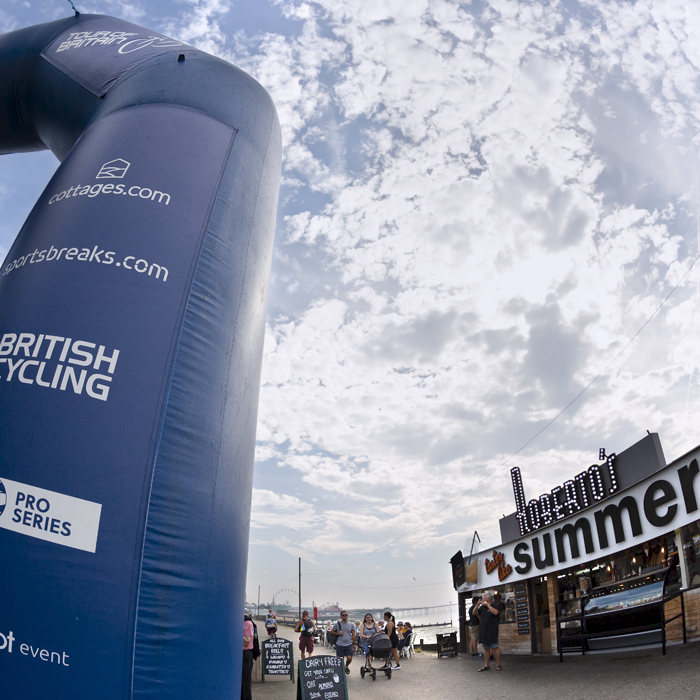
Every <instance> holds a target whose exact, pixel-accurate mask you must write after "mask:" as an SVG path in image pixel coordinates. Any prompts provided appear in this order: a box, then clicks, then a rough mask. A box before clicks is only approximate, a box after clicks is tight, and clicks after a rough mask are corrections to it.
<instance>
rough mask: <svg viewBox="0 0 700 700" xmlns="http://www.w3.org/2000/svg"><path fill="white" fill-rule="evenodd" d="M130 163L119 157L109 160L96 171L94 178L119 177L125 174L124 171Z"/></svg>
mask: <svg viewBox="0 0 700 700" xmlns="http://www.w3.org/2000/svg"><path fill="white" fill-rule="evenodd" d="M130 165H131V163H129V161H128V160H122V159H121V158H117V159H115V160H110V161H109V162H108V163H105V164H104V165H103V166H102V167H101V168H100V172H99V173H97V175H96V177H95V179H96V180H101V179H105V178H109V179H115V180H116V179H119V180H120V179H121V178H123V177H124V175H126V171H127V170H128V169H129V166H130Z"/></svg>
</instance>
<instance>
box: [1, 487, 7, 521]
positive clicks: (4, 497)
mask: <svg viewBox="0 0 700 700" xmlns="http://www.w3.org/2000/svg"><path fill="white" fill-rule="evenodd" d="M6 505H7V491H5V484H3V483H2V481H0V515H2V514H3V511H4V510H5V506H6Z"/></svg>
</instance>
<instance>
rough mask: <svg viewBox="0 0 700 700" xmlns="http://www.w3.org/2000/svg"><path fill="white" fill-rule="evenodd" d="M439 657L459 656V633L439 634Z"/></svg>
mask: <svg viewBox="0 0 700 700" xmlns="http://www.w3.org/2000/svg"><path fill="white" fill-rule="evenodd" d="M437 645H438V658H440V657H441V656H457V633H456V632H450V633H449V634H438V635H437Z"/></svg>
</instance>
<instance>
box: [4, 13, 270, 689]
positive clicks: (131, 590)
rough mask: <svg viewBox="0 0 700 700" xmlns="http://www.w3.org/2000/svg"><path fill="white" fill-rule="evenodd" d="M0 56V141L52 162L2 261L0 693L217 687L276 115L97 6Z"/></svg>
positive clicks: (224, 683) (241, 573)
mask: <svg viewBox="0 0 700 700" xmlns="http://www.w3.org/2000/svg"><path fill="white" fill-rule="evenodd" d="M0 66H2V70H0V152H2V153H11V152H21V151H31V150H38V149H43V148H50V149H51V150H52V151H53V152H54V153H55V154H56V155H57V156H58V158H59V160H61V161H62V162H61V164H60V166H59V168H58V170H57V171H56V174H55V175H54V177H53V178H52V179H51V181H50V182H49V184H48V186H47V188H46V189H45V191H44V193H43V194H42V195H41V197H40V198H39V201H38V202H37V204H36V206H35V207H34V209H33V210H32V212H31V214H30V215H29V217H28V219H27V221H26V223H25V225H24V226H23V228H22V230H21V231H20V233H19V235H18V236H17V239H16V241H15V243H14V245H13V246H12V249H11V250H10V252H9V254H8V256H7V259H6V260H5V262H4V264H3V266H2V268H1V269H0V425H1V426H2V427H1V428H0V551H1V552H2V574H1V575H0V600H2V602H3V605H2V612H1V613H0V667H1V668H2V669H3V670H2V681H1V684H2V686H3V688H5V689H10V688H12V689H15V692H16V694H17V696H20V695H21V696H22V697H27V698H39V697H50V698H66V699H70V700H78V699H82V698H85V699H88V698H89V699H90V700H93V699H95V698H100V700H111V699H115V700H116V699H117V698H119V699H123V698H146V697H153V698H156V697H158V698H161V697H168V698H207V699H219V698H221V699H223V698H226V700H230V699H231V698H236V697H237V696H238V693H239V692H240V672H241V656H242V651H241V650H242V634H243V619H242V614H243V602H244V589H245V571H246V563H247V550H248V528H249V516H250V495H251V488H252V463H253V453H254V443H255V424H256V417H257V401H258V398H257V397H258V386H259V379H260V365H261V358H262V344H263V332H264V320H265V310H266V294H267V283H268V278H269V270H270V261H271V250H272V238H273V230H274V217H275V211H276V206H277V193H278V187H279V174H280V162H281V157H280V131H279V123H278V121H277V116H276V113H275V109H274V106H273V105H272V102H271V100H270V98H269V96H268V95H267V93H266V92H265V91H264V90H263V89H262V88H261V87H260V86H259V85H258V84H257V83H256V82H255V81H254V80H253V79H252V78H250V77H249V76H248V75H246V74H245V73H243V72H242V71H240V70H238V69H236V68H234V67H233V66H231V65H229V64H227V63H225V62H224V61H221V60H219V59H216V58H214V57H212V56H209V55H207V54H205V53H203V52H201V51H197V50H195V49H193V48H191V47H189V46H186V45H184V44H181V43H180V42H177V41H175V40H172V39H169V38H167V37H163V36H161V35H158V34H156V33H154V32H151V31H148V30H145V29H143V28H141V27H137V26H135V25H133V24H129V23H128V22H123V21H121V20H117V19H114V18H110V17H102V16H96V15H81V16H76V17H71V18H69V19H65V20H60V21H57V22H52V23H49V24H44V25H40V26H37V27H30V28H27V29H22V30H19V31H16V32H12V33H10V34H5V35H3V36H0Z"/></svg>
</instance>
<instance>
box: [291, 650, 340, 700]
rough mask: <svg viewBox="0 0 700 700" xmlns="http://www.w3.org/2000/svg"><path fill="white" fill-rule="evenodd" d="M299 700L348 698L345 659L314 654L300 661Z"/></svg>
mask: <svg viewBox="0 0 700 700" xmlns="http://www.w3.org/2000/svg"><path fill="white" fill-rule="evenodd" d="M297 700H348V685H347V681H346V679H345V659H344V658H338V657H337V656H313V657H312V658H310V659H302V660H301V661H300V662H299V669H298V677H297Z"/></svg>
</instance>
